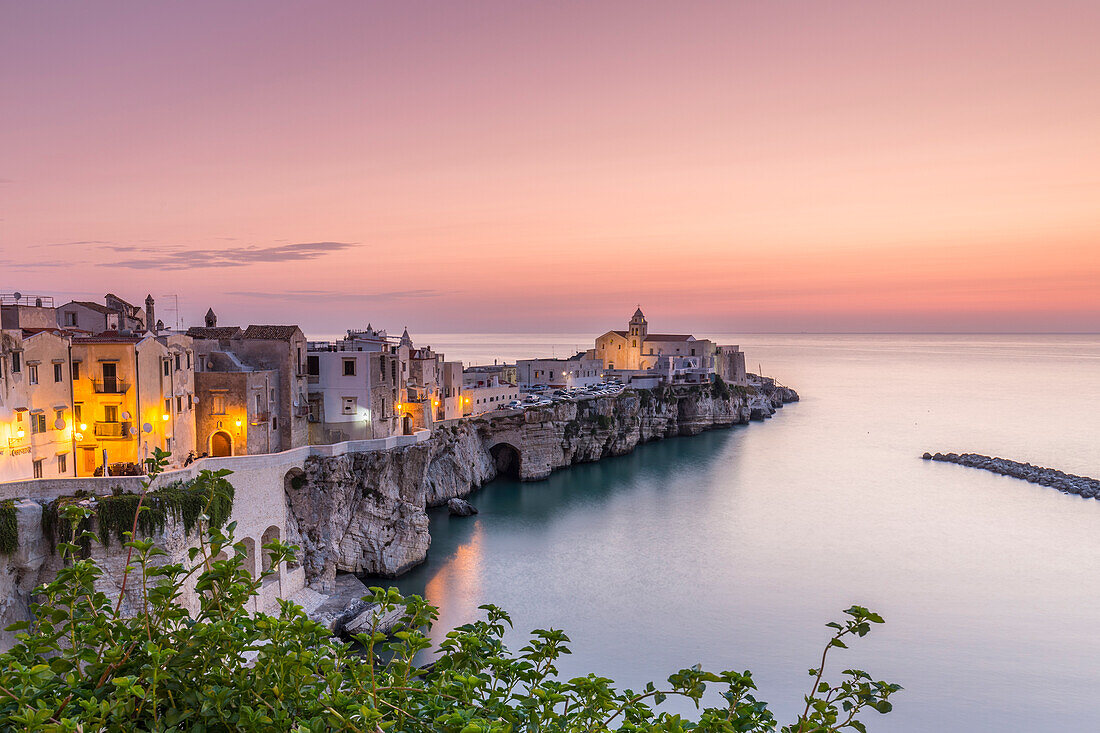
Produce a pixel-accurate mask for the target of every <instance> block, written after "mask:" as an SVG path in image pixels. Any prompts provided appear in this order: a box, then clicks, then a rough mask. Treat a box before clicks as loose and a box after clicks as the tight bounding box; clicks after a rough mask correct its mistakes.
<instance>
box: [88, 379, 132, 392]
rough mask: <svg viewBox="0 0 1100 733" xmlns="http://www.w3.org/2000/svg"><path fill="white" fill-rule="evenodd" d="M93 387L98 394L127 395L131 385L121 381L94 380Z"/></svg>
mask: <svg viewBox="0 0 1100 733" xmlns="http://www.w3.org/2000/svg"><path fill="white" fill-rule="evenodd" d="M92 386H93V387H94V388H95V391H96V393H97V394H125V393H126V392H127V391H129V389H130V383H129V382H126V381H123V380H121V379H93V380H92Z"/></svg>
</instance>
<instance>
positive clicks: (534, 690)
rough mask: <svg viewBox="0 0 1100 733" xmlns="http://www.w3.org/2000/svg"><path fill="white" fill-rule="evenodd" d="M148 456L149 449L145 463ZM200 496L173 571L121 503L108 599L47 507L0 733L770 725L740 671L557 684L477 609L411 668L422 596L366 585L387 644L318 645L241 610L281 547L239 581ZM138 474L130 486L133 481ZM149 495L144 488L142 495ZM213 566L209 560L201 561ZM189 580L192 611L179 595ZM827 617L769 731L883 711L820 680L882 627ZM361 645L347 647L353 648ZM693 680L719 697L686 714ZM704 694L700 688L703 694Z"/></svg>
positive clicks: (534, 650)
mask: <svg viewBox="0 0 1100 733" xmlns="http://www.w3.org/2000/svg"><path fill="white" fill-rule="evenodd" d="M163 463H164V455H163V454H160V455H158V457H157V466H156V468H155V470H154V472H155V471H156V470H159V469H160V467H161V466H163ZM212 478H213V479H217V480H210V481H208V482H207V483H205V484H203V485H204V486H205V488H206V490H207V494H206V499H205V501H204V503H203V506H202V511H201V513H200V514H199V516H198V517H197V521H198V523H199V526H200V528H201V531H200V533H199V538H200V539H199V541H198V544H197V546H195V547H194V548H192V550H191V551H190V554H189V561H188V562H186V563H166V564H158V563H157V560H156V558H157V557H158V556H160V555H163V554H164V551H163V550H161V549H159V548H157V547H156V545H155V542H154V541H153V540H151V539H138V538H137V537H136V533H137V531H138V529H139V525H140V523H141V521H143V520H142V519H141V516H142V513H143V512H146V511H155V510H153V509H151V508H147V505H146V504H145V503H144V501H141V500H140V499H139V504H140V506H139V507H137V508H136V509H135V513H134V518H133V523H132V525H131V528H130V531H129V532H127V533H126V534H127V535H128V539H127V541H126V542H125V546H126V547H127V548H128V551H129V553H130V557H129V558H128V561H127V567H128V571H127V573H126V575H125V576H124V579H123V589H122V592H121V593H120V594H119V597H118V599H112V598H110V597H108V596H107V595H106V594H104V593H102V592H99V591H97V590H96V589H95V585H96V580H97V579H98V578H99V577H100V575H101V573H102V570H101V569H100V567H99V566H98V565H97V564H96V562H95V561H94V560H91V559H79V557H78V555H79V553H80V550H81V545H80V544H79V543H80V541H81V540H85V541H88V542H91V541H97V540H99V539H101V538H100V537H97V536H95V535H94V534H92V533H90V532H84V535H85V536H83V537H81V536H80V534H81V530H80V527H81V526H82V524H84V523H85V522H86V520H87V519H88V518H89V517H90V513H91V510H90V508H89V507H88V506H86V505H84V504H82V503H79V502H78V503H70V504H66V505H64V506H62V508H61V511H62V513H63V516H64V518H65V522H66V526H67V527H69V528H70V531H71V534H70V536H69V537H68V541H66V542H62V543H61V544H60V550H61V552H62V553H64V555H65V557H66V558H67V563H66V567H65V568H63V569H62V571H61V572H60V573H59V574H58V576H57V578H56V579H55V580H54V581H53V582H51V583H49V584H47V585H45V586H43V587H42V588H41V594H40V599H41V600H40V602H39V603H37V604H35V605H34V607H33V611H34V617H35V620H34V621H33V622H32V623H23V624H18V625H17V626H18V627H19V628H20V633H19V640H18V642H17V644H16V646H15V647H14V648H13V649H12V650H11V651H10V652H8V653H6V654H3V655H0V727H3V728H4V729H19V730H28V731H71V730H120V731H138V730H143V731H144V730H152V731H168V730H193V731H271V730H281V731H311V732H312V731H327V730H340V731H370V732H372V733H379V732H382V731H387V732H388V731H410V732H411V731H449V732H453V733H477V732H479V731H499V732H501V733H504V732H505V731H536V730H537V731H577V732H579V731H643V730H645V731H686V730H694V731H730V732H733V731H773V730H775V726H776V721H775V718H774V716H773V715H772V713H771V712H770V711H769V709H768V707H767V704H766V703H764V702H761V701H759V700H757V699H756V698H755V696H754V695H755V690H756V687H755V684H754V682H753V679H752V675H751V674H750V673H749V672H736V671H728V672H720V673H712V672H707V671H704V670H702V669H700V668H699V667H691V668H686V669H682V670H680V671H678V672H676V673H674V674H672V675H670V676H669V677H668V679H667V681H666V682H665V683H662V684H661V685H654V684H649V685H647V686H646V687H645V688H644V689H641V690H620V689H617V688H616V687H615V686H614V683H613V682H612V681H611V680H609V679H606V678H604V677H599V676H596V675H592V674H590V675H587V676H582V677H576V678H573V679H569V680H563V679H560V678H559V676H558V674H557V667H556V663H557V660H558V659H559V658H560V657H561V656H562V655H564V654H568V653H569V649H568V646H567V644H568V642H569V638H568V637H567V636H566V635H565V634H564V633H563V632H562V631H558V630H553V629H550V630H544V629H537V630H535V631H534V632H532V634H531V637H530V640H529V642H528V643H527V644H526V645H524V646H523V647H522V648H520V649H519V650H518V651H512V650H510V649H509V648H507V647H506V645H505V643H504V634H505V631H506V630H507V629H508V628H509V627H510V626H511V621H510V619H509V617H508V615H507V613H505V612H504V611H503V610H501V609H499V608H497V607H495V606H483V607H482V609H483V610H484V612H485V618H484V619H482V620H479V621H476V622H474V623H471V624H466V625H463V626H460V627H458V628H456V629H454V630H453V631H451V632H450V633H448V634H447V637H446V639H445V641H443V642H442V643H441V644H440V646H439V648H438V650H437V651H438V657H437V659H436V661H435V662H434V663H432V664H431V665H428V666H421V665H420V664H418V654H419V653H420V652H422V651H424V650H427V649H428V648H429V647H430V646H431V641H430V640H429V638H428V636H427V634H426V632H427V630H428V629H429V628H430V626H431V624H432V622H433V621H435V619H436V618H437V616H438V612H437V609H436V608H434V607H433V606H431V605H430V604H428V603H427V602H426V601H424V600H423V599H422V598H419V597H415V596H414V597H410V598H402V597H401V596H400V595H399V594H398V593H397V591H395V590H394V589H388V590H384V589H381V588H373V589H371V592H372V593H373V596H372V597H371V598H370V600H371V601H373V602H374V603H376V604H377V605H378V607H379V609H380V610H381V613H380V614H379V616H381V615H382V614H384V613H386V612H389V611H392V610H394V609H403V618H402V621H401V622H400V624H399V626H398V630H397V631H396V632H395V633H393V634H392V635H391V636H387V635H386V634H383V633H380V632H378V631H376V630H375V631H372V632H371V633H364V634H359V635H357V636H356V637H355V641H356V642H357V644H358V645H359V648H358V650H353V647H352V645H350V644H347V643H344V642H341V641H339V640H336V639H333V638H332V637H330V636H329V633H328V631H327V630H326V629H325V628H324V627H323V626H321V625H320V624H317V623H314V622H312V621H310V620H309V619H308V618H307V617H306V616H305V614H304V613H303V612H302V610H301V608H299V607H297V606H296V605H294V604H293V603H290V602H287V601H282V602H281V603H280V605H281V610H280V613H279V614H278V615H277V616H271V615H265V614H250V613H249V612H248V610H247V608H248V605H249V602H250V601H251V600H252V599H253V598H254V597H255V596H256V595H257V593H258V592H259V589H260V587H261V585H262V584H263V582H264V580H265V579H266V578H268V577H270V576H271V575H272V573H274V572H276V569H277V568H278V567H279V566H280V565H281V564H282V563H285V562H288V561H290V560H291V559H292V558H293V557H294V552H295V549H296V548H294V547H292V546H290V545H287V544H284V543H281V542H278V541H274V542H269V543H268V544H266V545H264V549H265V550H266V551H267V552H268V553H269V555H270V558H271V563H270V564H269V566H268V567H269V569H268V570H266V571H265V572H263V573H262V574H261V575H260V576H259V577H255V578H253V577H252V576H251V575H250V574H249V573H248V572H247V571H246V570H245V568H244V565H243V559H244V557H245V548H244V546H243V545H242V544H234V543H233V540H232V532H233V529H234V525H233V523H230V524H228V525H227V526H226V527H225V528H224V531H223V529H221V528H219V527H218V526H216V522H215V521H214V517H213V512H215V511H217V510H215V509H214V507H215V506H216V505H217V503H218V501H219V499H218V491H219V489H218V485H219V484H220V480H224V479H223V476H221V475H215V476H213V477H212ZM148 483H149V482H146V487H147V486H148ZM150 496H152V493H146V494H144V495H143V496H142V497H141V499H148V498H149V497H150ZM215 558H221V559H215ZM191 579H194V581H195V588H196V591H197V593H198V597H199V604H198V610H197V612H195V613H191V612H189V611H188V610H187V609H186V608H185V607H184V606H183V604H182V603H181V602H180V599H181V594H182V588H183V584H184V583H185V582H187V581H189V580H191ZM127 582H128V583H129V584H130V585H131V589H132V591H133V590H137V591H138V592H139V593H140V603H139V606H138V607H139V608H140V611H139V612H138V613H137V614H136V615H134V616H130V617H127V616H125V615H123V614H122V613H120V608H121V606H122V602H121V600H122V595H123V594H124V593H125V592H126V590H125V589H126V585H127ZM845 613H846V615H847V618H846V619H845V620H844V622H842V623H832V624H829V627H830V628H831V629H832V632H831V633H832V635H831V638H830V639H829V640H828V642H827V644H826V647H825V652H824V654H823V655H822V657H821V662H820V665H819V666H818V667H817V668H814V669H811V670H810V674H811V677H812V680H813V682H812V687H811V689H810V691H809V694H808V695H807V696H806V698H805V701H804V702H805V707H804V708H803V710H802V712H801V714H800V715H799V716H798V718H797V720H795V721H794V722H793V723H791V724H790V725H788V726H786V727H784V728H783V729H782V730H783V731H785V732H787V733H810V732H811V731H814V732H818V733H820V732H825V731H846V730H852V731H864V730H865V727H864V724H863V723H862V722H860V720H859V716H860V715H861V714H862V713H864V712H867V711H868V710H876V711H878V712H880V713H885V712H888V711H889V710H890V706H891V703H890V697H891V696H892V695H893V693H895V692H896V691H897V690H899V689H900V688H899V687H898V686H897V685H894V684H889V683H886V682H880V681H875V680H874V679H873V678H872V677H870V676H869V675H868V674H867V673H865V672H863V671H860V670H855V669H850V670H845V671H844V672H843V678H842V680H841V681H839V682H838V683H836V684H831V683H829V682H826V681H825V678H824V671H825V664H826V661H827V655H828V654H829V652H830V650H833V649H843V648H845V644H846V640H847V639H848V638H851V637H858V636H863V635H865V634H867V633H868V632H869V631H870V629H871V628H872V626H873V625H874V624H879V623H882V619H881V618H880V617H879V616H878V615H876V614H875V613H873V612H871V611H869V610H867V609H866V608H862V607H859V606H853V607H852V608H849V609H848V610H847V611H846V612H845ZM364 650H365V653H363V651H364ZM708 687H711V688H715V689H716V690H717V691H718V692H719V694H720V697H716V698H715V699H716V701H718V704H717V705H716V706H714V707H705V708H703V707H702V703H703V696H704V693H705V692H706V691H707V689H708ZM670 696H678V697H683V698H687V699H689V700H692V701H694V702H695V704H696V706H697V707H699V708H701V709H700V712H699V714H698V717H697V718H696V719H695V720H693V721H689V720H686V719H684V718H681V717H680V716H679V715H674V714H670V713H667V712H660V711H659V710H658V707H659V706H660V704H661V703H662V702H663V701H664V700H665V699H666V698H668V697H670ZM708 700H709V698H708Z"/></svg>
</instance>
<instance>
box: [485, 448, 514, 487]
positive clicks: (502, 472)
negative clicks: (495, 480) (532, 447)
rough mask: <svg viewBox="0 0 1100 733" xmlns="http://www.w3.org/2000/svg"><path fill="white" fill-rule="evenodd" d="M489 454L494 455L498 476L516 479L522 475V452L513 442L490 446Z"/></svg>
mask: <svg viewBox="0 0 1100 733" xmlns="http://www.w3.org/2000/svg"><path fill="white" fill-rule="evenodd" d="M489 455H490V456H492V457H493V465H494V466H496V469H497V476H504V477H507V478H514V479H518V478H519V477H520V460H521V454H520V452H519V448H517V447H515V446H514V445H512V444H511V443H497V444H496V445H494V446H493V447H491V448H489Z"/></svg>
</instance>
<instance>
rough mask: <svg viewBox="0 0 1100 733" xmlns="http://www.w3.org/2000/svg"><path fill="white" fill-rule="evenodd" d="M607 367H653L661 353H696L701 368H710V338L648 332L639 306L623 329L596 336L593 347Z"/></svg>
mask: <svg viewBox="0 0 1100 733" xmlns="http://www.w3.org/2000/svg"><path fill="white" fill-rule="evenodd" d="M593 354H594V356H595V357H596V358H598V359H601V360H602V361H603V366H604V369H607V370H613V369H618V370H646V369H653V368H654V367H655V366H656V365H657V361H658V359H659V358H660V357H661V356H667V357H670V358H675V357H686V356H694V357H699V359H698V362H697V363H698V364H699V366H700V367H702V368H709V369H713V368H714V354H715V346H714V342H713V341H710V340H708V339H697V338H695V337H694V336H692V335H691V334H680V333H650V332H649V324H648V323H647V322H646V319H645V314H643V313H642V309H641V308H638V310H636V311H634V317H633V318H631V319H630V323H629V324H628V325H627V328H626V330H625V331H608V332H607V333H605V334H604V335H603V336H600V337H599V338H597V339H596V348H595V349H594V350H593Z"/></svg>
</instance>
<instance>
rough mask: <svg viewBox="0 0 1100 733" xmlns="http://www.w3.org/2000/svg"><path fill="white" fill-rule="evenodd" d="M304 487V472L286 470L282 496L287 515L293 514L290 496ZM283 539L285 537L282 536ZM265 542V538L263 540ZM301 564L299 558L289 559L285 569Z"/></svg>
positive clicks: (288, 570)
mask: <svg viewBox="0 0 1100 733" xmlns="http://www.w3.org/2000/svg"><path fill="white" fill-rule="evenodd" d="M305 488H306V472H305V471H303V470H302V469H300V468H292V469H290V470H289V471H287V472H286V475H285V476H283V497H284V499H285V500H286V510H287V517H290V516H292V515H293V511H294V510H293V500H292V499H291V497H293V496H294V495H295V492H298V491H301V490H303V489H305ZM284 539H285V538H284ZM265 542H266V540H265ZM300 564H301V560H300V559H299V560H290V561H288V562H287V563H286V568H285V570H286V571H287V572H290V571H292V570H297V569H298V567H299V566H300Z"/></svg>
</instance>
